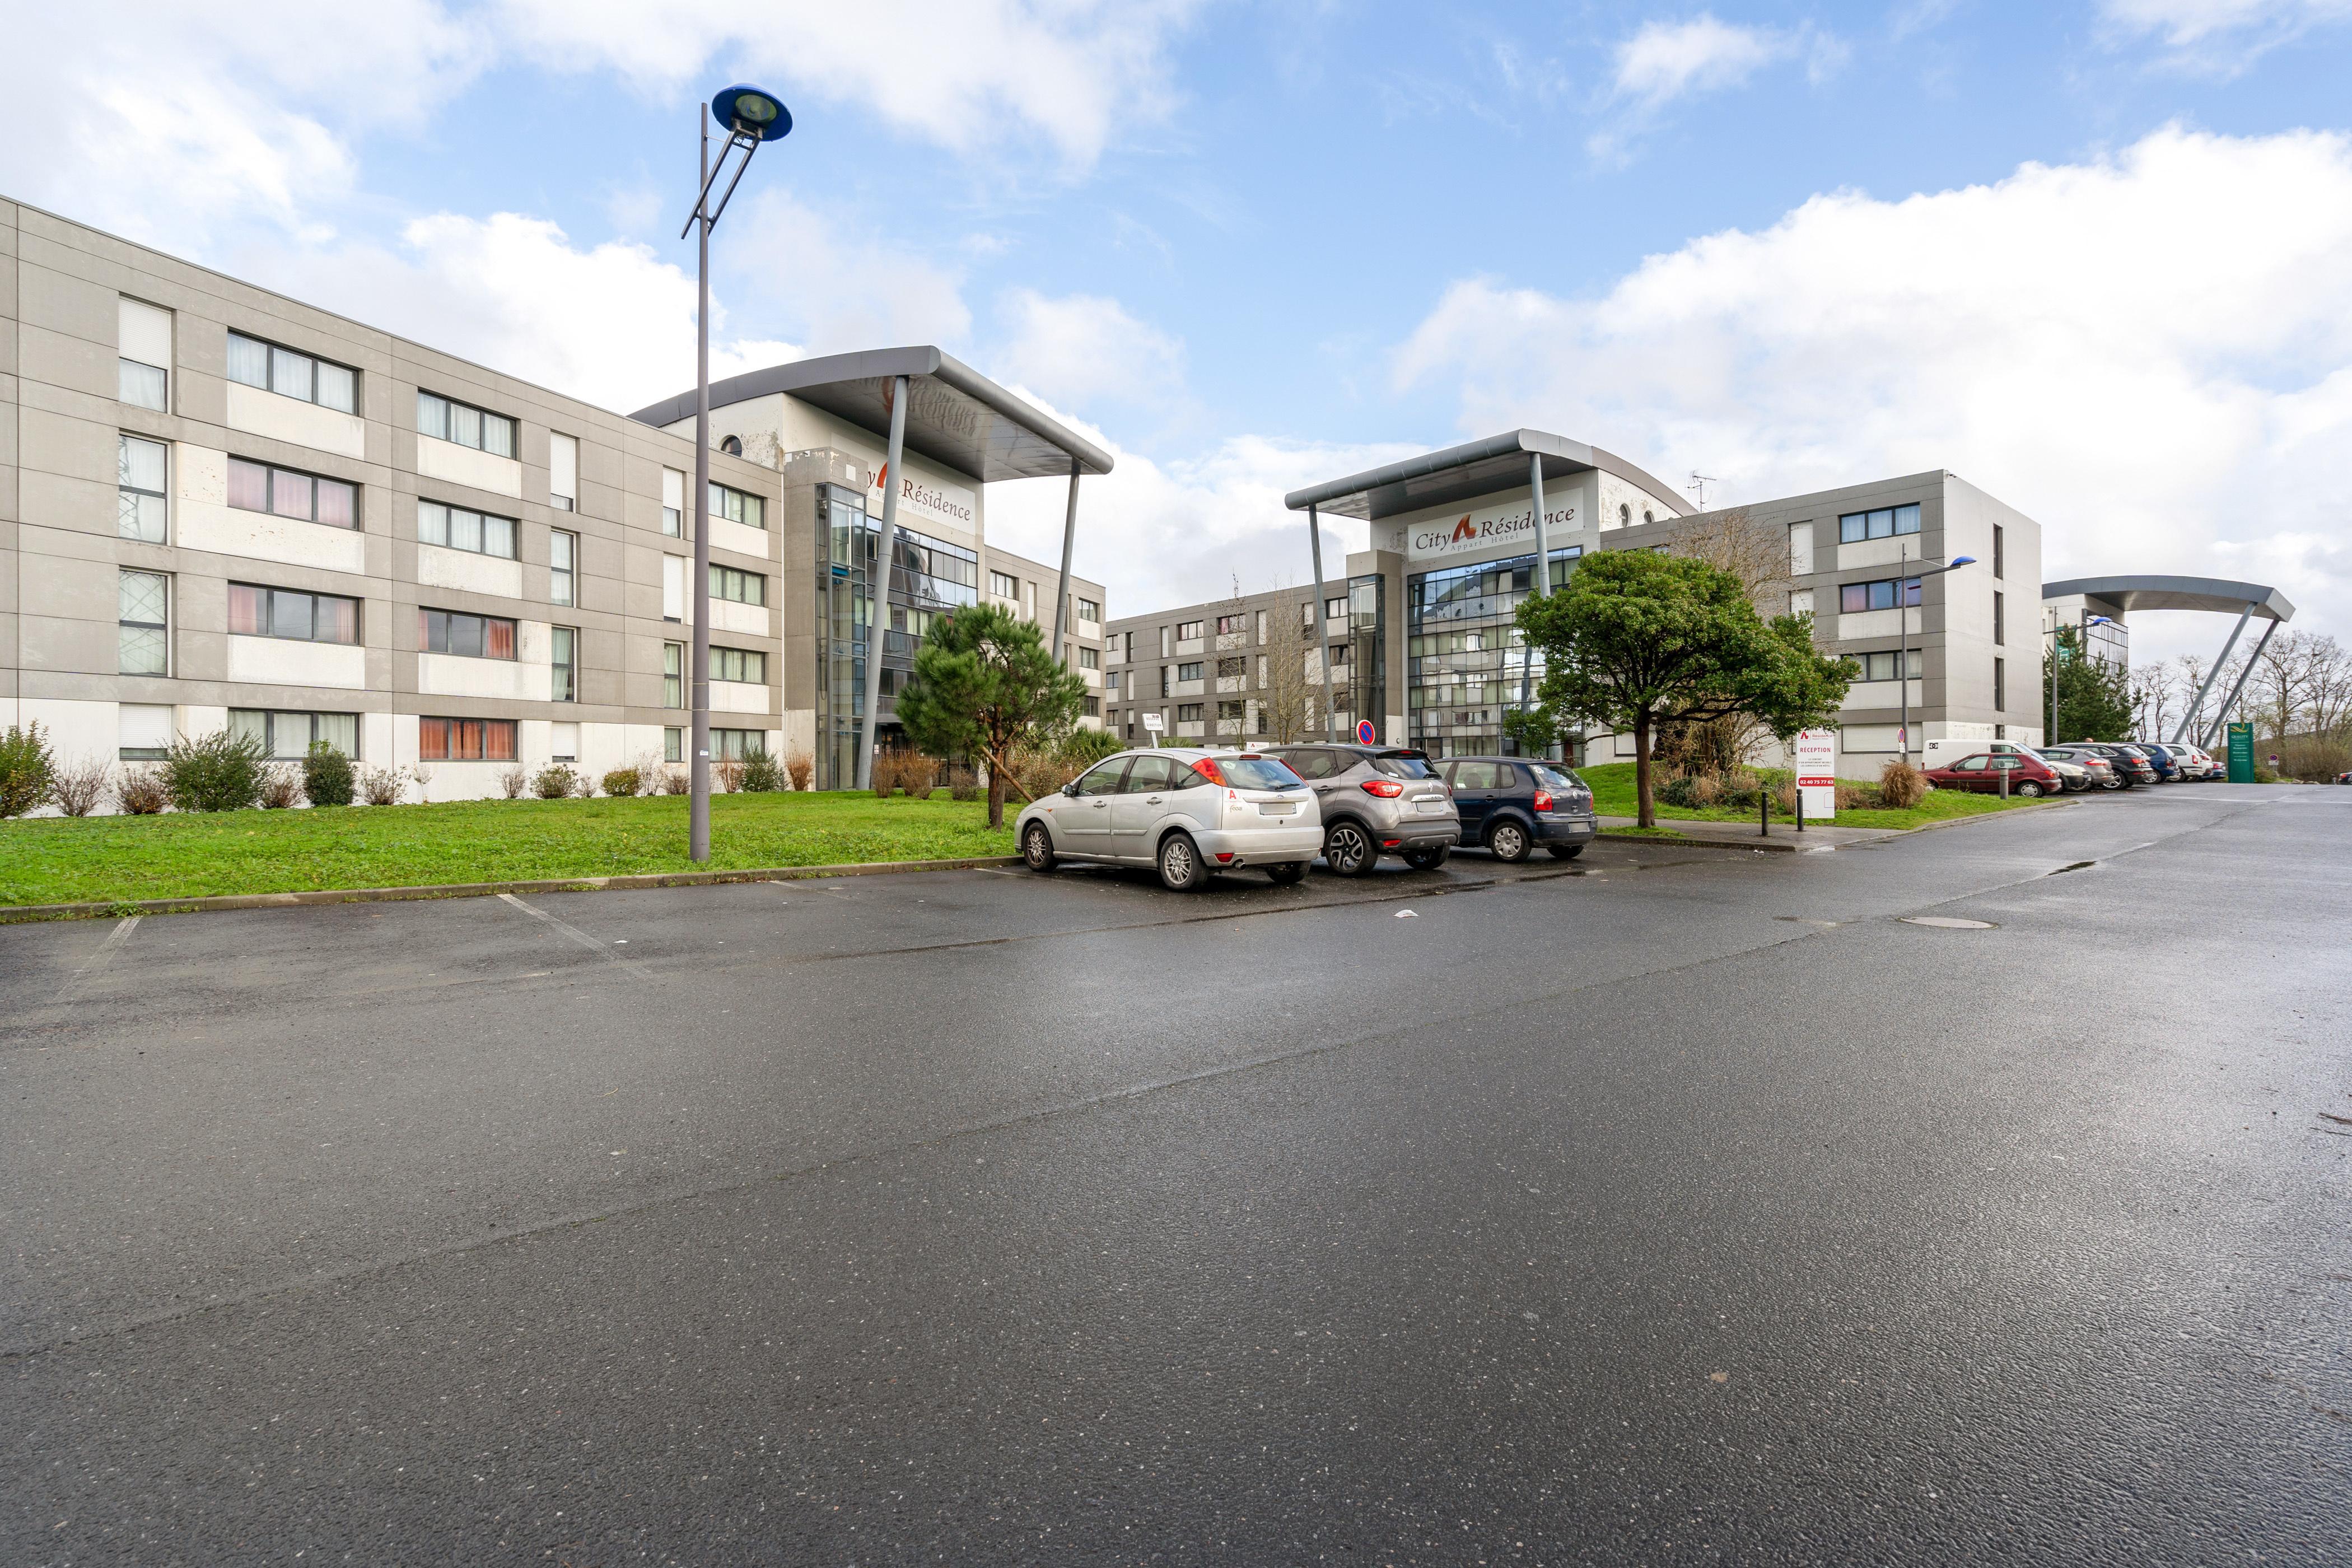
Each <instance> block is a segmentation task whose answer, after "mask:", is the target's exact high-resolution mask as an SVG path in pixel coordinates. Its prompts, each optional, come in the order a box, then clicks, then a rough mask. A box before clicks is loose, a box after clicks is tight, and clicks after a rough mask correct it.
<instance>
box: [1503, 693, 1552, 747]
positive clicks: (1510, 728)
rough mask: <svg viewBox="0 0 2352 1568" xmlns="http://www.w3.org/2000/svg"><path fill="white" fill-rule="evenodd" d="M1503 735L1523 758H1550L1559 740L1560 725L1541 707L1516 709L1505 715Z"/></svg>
mask: <svg viewBox="0 0 2352 1568" xmlns="http://www.w3.org/2000/svg"><path fill="white" fill-rule="evenodd" d="M1503 733H1504V734H1506V735H1508V736H1509V737H1510V738H1511V743H1512V744H1513V745H1515V746H1517V748H1518V752H1519V755H1520V756H1523V757H1548V756H1549V755H1551V749H1552V747H1553V745H1554V744H1555V743H1557V742H1559V721H1557V720H1555V719H1553V718H1552V716H1551V714H1550V713H1549V712H1548V711H1547V710H1545V709H1544V708H1543V707H1541V706H1540V705H1538V706H1536V707H1533V708H1514V709H1512V710H1510V711H1509V712H1507V713H1506V714H1504V715H1503Z"/></svg>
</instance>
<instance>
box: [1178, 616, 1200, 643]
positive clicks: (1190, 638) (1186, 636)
mask: <svg viewBox="0 0 2352 1568" xmlns="http://www.w3.org/2000/svg"><path fill="white" fill-rule="evenodd" d="M1203 624H1204V623H1202V622H1200V621H1179V622H1177V623H1176V640H1177V641H1178V642H1198V641H1199V640H1200V638H1201V627H1202V625H1203Z"/></svg>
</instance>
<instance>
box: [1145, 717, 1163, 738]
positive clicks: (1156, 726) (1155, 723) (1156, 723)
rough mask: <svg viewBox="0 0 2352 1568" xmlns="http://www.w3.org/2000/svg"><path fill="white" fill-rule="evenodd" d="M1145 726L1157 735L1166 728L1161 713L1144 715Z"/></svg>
mask: <svg viewBox="0 0 2352 1568" xmlns="http://www.w3.org/2000/svg"><path fill="white" fill-rule="evenodd" d="M1143 727H1144V728H1145V729H1146V730H1148V731H1150V732H1151V733H1152V734H1155V735H1157V734H1158V733H1160V730H1161V729H1162V728H1164V726H1163V725H1162V724H1161V723H1160V715H1159V714H1157V713H1146V714H1145V715H1144V716H1143Z"/></svg>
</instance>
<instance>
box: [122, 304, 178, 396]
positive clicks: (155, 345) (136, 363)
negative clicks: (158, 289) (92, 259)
mask: <svg viewBox="0 0 2352 1568" xmlns="http://www.w3.org/2000/svg"><path fill="white" fill-rule="evenodd" d="M115 325H116V339H115V342H116V344H117V349H116V352H117V353H119V354H120V355H121V358H119V359H118V360H116V361H115V389H114V395H115V396H116V397H117V398H119V399H120V400H121V401H122V402H124V403H128V404H130V405H132V406H134V407H138V408H152V409H155V410H157V411H158V412H166V411H168V410H169V409H170V408H171V406H172V397H171V392H172V376H171V364H172V312H171V311H169V310H163V309H162V308H160V307H158V306H154V305H149V304H144V303H142V302H141V301H139V300H123V299H118V300H116V301H115Z"/></svg>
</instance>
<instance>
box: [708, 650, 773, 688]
mask: <svg viewBox="0 0 2352 1568" xmlns="http://www.w3.org/2000/svg"><path fill="white" fill-rule="evenodd" d="M710 679H713V680H740V681H743V682H745V683H746V684H748V685H751V686H765V685H766V684H767V683H768V656H767V655H766V654H764V653H761V652H760V651H759V650H758V649H757V648H748V647H714V648H712V649H711V650H710Z"/></svg>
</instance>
